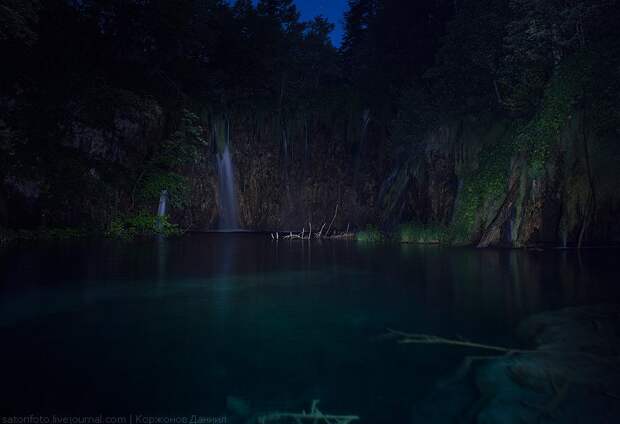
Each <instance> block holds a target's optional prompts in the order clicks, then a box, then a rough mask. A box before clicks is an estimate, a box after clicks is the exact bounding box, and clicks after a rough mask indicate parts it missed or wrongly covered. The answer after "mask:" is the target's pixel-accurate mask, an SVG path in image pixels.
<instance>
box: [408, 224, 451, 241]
mask: <svg viewBox="0 0 620 424" xmlns="http://www.w3.org/2000/svg"><path fill="white" fill-rule="evenodd" d="M447 237H448V229H447V228H445V227H443V226H440V225H421V224H416V223H409V224H403V225H401V226H400V228H399V230H398V240H399V241H400V242H401V243H420V244H440V243H444V242H446V241H447Z"/></svg>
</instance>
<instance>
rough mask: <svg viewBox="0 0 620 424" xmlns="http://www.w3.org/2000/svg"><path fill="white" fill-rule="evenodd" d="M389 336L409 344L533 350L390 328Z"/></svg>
mask: <svg viewBox="0 0 620 424" xmlns="http://www.w3.org/2000/svg"><path fill="white" fill-rule="evenodd" d="M388 335H389V336H397V337H401V338H400V340H398V343H402V344H408V343H415V344H444V345H453V346H462V347H474V348H478V349H485V350H495V351H498V352H505V353H515V352H516V353H523V352H533V351H530V350H522V349H512V348H507V347H503V346H493V345H487V344H482V343H475V342H469V341H467V340H457V339H446V338H443V337H438V336H433V335H430V334H409V333H403V332H402V331H396V330H392V329H389V328H388Z"/></svg>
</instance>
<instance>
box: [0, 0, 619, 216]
mask: <svg viewBox="0 0 620 424" xmlns="http://www.w3.org/2000/svg"><path fill="white" fill-rule="evenodd" d="M617 3H618V1H617V0H420V1H412V0H349V2H348V11H347V13H346V15H345V16H344V17H343V19H344V23H345V37H344V40H343V44H342V46H341V47H340V48H338V49H337V48H335V47H334V46H333V45H332V43H331V41H330V38H329V34H330V32H331V31H332V30H333V24H332V23H330V22H328V21H327V20H326V19H325V18H323V17H321V16H318V17H316V18H315V19H314V20H311V21H307V22H304V21H301V20H300V14H299V12H298V10H297V9H296V7H295V4H294V1H293V0H259V1H258V2H257V3H256V2H253V1H251V0H236V1H234V2H228V1H224V0H174V1H171V0H0V51H1V57H2V69H1V71H0V72H2V79H1V81H0V166H1V167H0V178H1V179H2V180H3V181H5V185H6V181H7V180H10V181H13V180H15V179H19V178H21V177H20V175H21V176H23V175H28V176H29V177H31V178H33V179H36V180H38V181H40V182H41V184H40V188H39V189H40V190H41V191H42V192H46V193H48V194H49V198H50V199H52V198H58V197H59V196H60V195H59V194H58V193H55V190H56V189H55V186H56V185H58V184H65V185H71V181H72V180H74V179H76V178H77V179H78V180H79V178H78V177H76V175H73V174H72V173H71V172H73V171H71V172H70V171H68V169H73V168H79V166H77V165H76V163H82V162H84V161H85V163H86V164H85V165H83V166H84V167H85V168H86V169H88V168H89V167H90V166H91V165H92V163H91V162H92V161H93V157H91V156H87V157H86V158H84V157H81V158H75V157H73V156H71V154H69V153H67V152H70V150H71V149H68V150H67V149H66V147H67V143H68V142H66V139H67V133H68V132H70V131H71V130H72V128H74V127H75V125H74V123H75V120H76V119H77V118H76V116H77V117H79V119H80V120H81V121H80V122H82V123H84V122H86V124H88V125H89V128H103V127H104V126H105V122H110V119H109V118H110V117H112V116H116V115H115V113H117V111H118V109H119V107H121V106H119V105H125V106H126V107H129V106H127V105H130V106H131V105H133V106H131V107H134V108H137V106H136V105H137V104H139V105H140V107H141V108H142V109H143V110H146V109H149V108H150V110H151V112H149V113H150V115H149V116H151V117H153V116H159V115H158V114H159V113H161V115H162V118H161V119H162V120H163V122H164V124H163V125H162V126H161V128H159V127H157V125H154V128H155V127H157V129H156V130H155V129H154V130H153V134H151V133H148V134H147V132H146V130H144V134H143V138H144V139H145V140H146V139H147V138H148V139H149V140H150V141H149V142H148V143H145V145H146V146H147V147H144V146H142V147H143V148H142V147H136V149H135V150H136V151H133V152H130V153H131V154H130V158H129V160H128V162H125V165H124V166H125V168H123V169H122V170H121V171H118V170H116V168H114V167H115V166H117V165H118V163H117V162H118V161H114V160H113V161H112V162H113V163H114V164H113V165H112V164H110V165H109V166H108V165H105V163H104V165H103V166H100V169H101V168H102V169H103V171H101V173H102V174H105V172H106V169H107V170H109V171H110V173H111V174H115V175H120V174H122V175H123V178H124V179H123V180H122V181H121V182H118V181H117V182H111V180H106V184H108V185H109V186H110V187H118V186H120V185H127V184H129V183H128V181H131V184H130V185H132V186H133V185H137V184H139V183H140V182H141V181H142V180H141V179H142V177H143V175H144V174H145V173H147V174H148V172H147V171H145V167H147V165H144V164H145V163H147V164H149V165H148V166H149V167H152V166H157V167H158V169H160V170H164V171H166V172H169V171H170V172H172V171H174V173H175V175H176V174H182V173H183V172H184V171H183V172H182V168H183V167H184V166H186V165H187V163H183V159H184V156H183V154H187V152H188V149H189V151H191V150H192V149H193V148H196V146H197V145H196V144H195V143H199V144H198V145H200V143H203V142H205V143H207V144H208V142H209V140H210V138H213V134H214V133H213V131H214V130H213V128H210V129H209V131H207V130H206V128H207V127H212V126H213V125H214V124H213V122H214V121H213V119H214V118H213V117H214V116H225V117H227V118H226V119H229V118H230V117H231V116H233V115H235V114H246V115H248V114H251V115H252V116H258V115H261V114H263V115H269V114H272V115H274V116H276V120H277V121H278V125H280V126H281V127H282V131H280V133H281V136H278V137H276V138H273V137H272V140H274V141H273V142H275V144H279V145H280V147H279V152H280V153H279V154H280V155H283V156H282V158H283V159H282V162H281V163H283V164H284V165H282V166H281V167H282V168H283V169H286V167H287V166H289V159H288V158H289V156H290V158H291V159H292V158H293V156H292V155H294V154H293V153H291V151H290V150H291V149H290V146H289V143H293V142H294V141H293V140H289V135H288V134H289V132H290V133H291V134H292V133H293V132H294V129H295V128H293V127H294V125H297V124H294V123H295V122H301V123H300V124H299V125H298V126H304V128H306V133H307V134H308V133H309V131H310V130H309V129H308V128H309V127H311V126H312V125H315V126H317V125H318V123H317V122H318V121H319V118H318V116H324V115H325V114H328V113H331V114H332V115H333V116H338V117H344V118H343V119H344V121H345V123H344V124H343V125H344V130H341V129H339V128H336V127H335V125H336V124H334V122H336V118H329V119H331V121H330V122H331V123H326V122H323V124H322V125H323V126H325V127H329V126H330V125H331V127H330V128H328V130H326V132H328V133H329V134H335V133H338V134H340V133H343V134H344V135H343V136H341V137H340V136H339V137H335V136H330V137H327V138H328V139H329V140H328V141H325V142H326V143H327V142H329V143H342V148H337V149H336V150H338V151H344V152H347V154H349V155H350V157H349V159H350V160H348V161H349V162H350V163H352V164H354V165H355V166H354V168H355V169H354V170H353V171H352V173H353V174H354V179H356V178H357V173H358V168H359V166H360V165H359V164H360V156H362V155H363V154H364V151H375V150H372V149H373V148H374V149H379V151H381V152H382V154H383V155H385V156H386V157H388V158H390V157H391V158H392V159H391V160H395V161H397V162H398V160H402V158H403V157H405V156H403V155H402V154H401V153H402V152H403V151H405V152H410V151H411V150H410V149H409V146H411V145H412V144H415V143H416V141H419V140H420V139H421V138H422V136H423V134H425V132H426V131H428V130H429V129H431V128H432V127H433V126H435V125H437V124H438V123H440V122H442V121H446V120H447V119H449V118H450V117H455V116H465V115H468V114H469V115H471V114H477V113H481V112H484V113H494V114H497V115H498V116H505V117H509V118H510V119H520V120H523V119H530V118H531V117H533V116H535V115H536V114H537V113H538V112H540V110H541V107H542V102H543V100H544V99H545V96H546V94H545V93H546V92H547V90H548V89H549V87H550V86H551V82H552V80H553V78H554V76H555V75H557V74H558V72H559V70H561V69H563V67H565V66H567V64H570V63H573V62H574V63H579V65H578V66H577V68H579V69H580V72H581V71H584V72H585V70H593V71H592V72H590V71H588V72H590V73H589V74H588V78H589V79H588V81H589V82H588V84H589V85H588V84H586V83H585V82H584V81H585V80H580V81H581V82H579V84H580V85H579V87H580V88H579V90H581V91H586V90H596V92H597V98H598V99H599V100H600V103H601V104H603V103H605V102H607V104H615V103H614V102H616V101H617V100H618V99H617V96H618V94H617V93H618V80H620V75H619V71H618V58H619V56H620V55H619V54H618V52H619V50H620V48H619V45H618V43H619V37H618V36H617V31H616V29H615V28H616V25H617V22H618V19H619V18H620V14H619V12H618V10H620V8H619V7H617V6H618V4H617ZM571 61H572V62H571ZM594 76H595V77H594ZM575 78H577V77H575ZM571 81H572V82H574V81H577V79H573V80H571ZM566 84H567V86H568V85H570V84H569V83H568V82H567V83H566ZM567 90H568V89H567ZM579 101H581V100H580V98H579V97H574V98H571V102H579ZM125 106H123V107H125ZM610 114H611V115H613V116H610V117H609V119H608V121H609V120H613V119H616V118H617V116H616V115H615V112H610ZM248 116H249V115H248ZM157 119H159V118H157ZM253 119H255V120H256V119H258V118H253ZM321 119H323V118H321ZM325 119H326V120H327V121H329V119H327V118H325ZM325 119H324V121H325ZM99 121H100V122H99ZM368 122H371V125H372V130H373V131H374V132H373V134H374V136H373V137H372V140H371V141H370V142H371V143H373V144H372V148H369V147H364V143H365V142H364V133H365V129H366V125H367V124H368ZM313 123H314V124H313ZM212 124H213V125H212ZM354 124H355V125H354ZM256 125H258V124H256ZM338 125H340V124H338ZM274 132H277V131H274ZM356 132H357V133H361V134H362V135H361V136H360V135H359V134H358V135H357V136H354V135H352V134H355V133H356ZM155 133H157V134H155ZM307 134H306V136H305V137H306V141H304V143H305V147H304V149H308V145H309V141H308V138H309V136H308V135H307ZM291 138H292V137H291ZM151 139H152V140H151ZM63 140H64V141H63ZM356 140H357V141H356ZM175 143H176V144H175ZM179 143H180V144H181V145H182V146H181V147H179V145H178V144H179ZM69 144H70V143H69ZM74 144H75V143H74ZM185 144H187V146H186V145H185ZM170 145H174V146H176V147H175V148H174V149H172V150H174V151H175V152H176V153H175V154H177V155H180V156H178V157H174V158H173V159H174V160H171V161H168V162H166V161H163V160H162V159H161V157H162V155H163V157H166V158H167V159H170ZM166 146H167V147H166ZM188 146H190V147H188ZM191 146H193V147H191ZM403 146H404V149H405V150H403ZM108 147H109V146H107V147H106V148H108ZM177 147H178V148H177ZM211 147H212V148H214V143H211ZM141 149H142V150H141ZM166 149H168V150H166ZM255 149H259V147H256V148H255ZM364 149H366V150H364ZM368 149H370V150H368ZM297 151H299V150H297ZM162 152H167V153H165V154H164V153H162ZM183 152H184V153H183ZM306 154H307V153H306V151H305V150H304V155H306ZM366 154H368V153H366ZM407 154H409V153H407ZM67 155H68V156H69V157H71V159H70V160H71V161H73V162H71V164H72V165H69V166H66V164H65V165H59V163H61V162H62V161H64V160H69V159H67ZM188 157H193V156H191V155H189V156H186V157H185V159H188ZM304 158H305V159H304V160H307V158H306V156H304ZM95 159H96V158H95ZM316 159H317V160H323V161H324V160H325V158H323V159H320V158H316ZM97 160H98V159H97ZM342 160H343V161H345V162H346V161H347V159H346V158H344V159H342ZM76 161H77V162H76ZM80 161H82V162H80ZM187 162H188V163H189V162H191V160H188V161H187ZM80 166H81V165H80ZM382 166H383V165H382ZM379 168H380V167H379ZM149 169H151V168H149ZM383 171H384V170H381V169H375V170H372V171H369V172H374V173H375V174H377V175H375V176H376V177H377V179H379V180H380V179H382V178H384V177H385V175H383V174H381V173H382V172H383ZM149 172H150V171H149ZM162 172H163V171H162ZM282 174H283V175H285V177H286V178H288V171H283V172H282ZM80 175H81V174H80ZM80 178H81V177H80ZM104 179H105V178H104ZM112 179H113V178H112ZM136 181H137V182H136ZM356 181H357V180H356ZM76 184H77V185H79V184H78V183H76ZM356 184H357V183H356ZM356 187H357V185H356ZM65 188H66V187H65ZM125 191H128V190H127V189H125ZM129 191H133V192H135V191H136V189H135V187H134V188H132V190H129ZM52 193H55V194H52ZM358 195H360V196H361V194H359V193H358ZM132 196H133V195H132ZM0 197H1V193H0ZM121 197H122V196H121ZM135 203H136V202H135V199H132V201H131V205H134V204H135ZM54 204H55V203H54V202H51V201H50V204H49V205H50V206H49V208H52V207H54V206H53V205H54ZM49 208H48V209H49ZM0 209H2V208H0ZM5 209H6V208H5ZM125 209H127V207H125ZM0 212H2V211H1V210H0ZM110 214H112V212H110ZM110 214H108V215H106V216H105V217H99V218H97V219H95V218H94V217H93V216H92V214H91V216H89V217H88V218H84V217H83V216H82V215H80V216H78V217H73V218H71V219H68V220H67V219H60V220H58V222H69V223H71V224H81V223H82V221H89V220H90V221H92V220H95V221H96V220H109V218H110V216H109V215H110ZM0 215H2V213H0ZM4 215H5V216H4V218H2V220H3V222H0V224H2V223H3V224H5V225H7V222H8V221H10V220H8V218H7V217H6V215H7V213H6V212H5V213H4ZM87 215H88V214H87ZM0 218H1V216H0ZM29 219H30V220H35V221H36V223H41V222H40V221H41V219H40V218H37V219H34V218H32V217H31V218H29ZM18 224H19V225H21V224H24V222H20V223H15V222H13V224H11V225H18ZM101 224H102V225H103V224H105V223H101Z"/></svg>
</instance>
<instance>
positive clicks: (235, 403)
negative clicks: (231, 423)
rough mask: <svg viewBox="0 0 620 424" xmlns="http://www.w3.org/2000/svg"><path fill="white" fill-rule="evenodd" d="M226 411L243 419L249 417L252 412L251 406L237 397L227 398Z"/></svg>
mask: <svg viewBox="0 0 620 424" xmlns="http://www.w3.org/2000/svg"><path fill="white" fill-rule="evenodd" d="M226 409H228V411H230V412H231V413H232V414H233V415H235V416H237V417H241V418H247V417H249V416H250V412H251V409H250V405H249V404H248V403H247V402H246V401H245V400H243V399H241V398H238V397H235V396H227V397H226Z"/></svg>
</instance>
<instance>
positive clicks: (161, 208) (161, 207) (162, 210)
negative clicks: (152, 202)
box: [157, 190, 168, 218]
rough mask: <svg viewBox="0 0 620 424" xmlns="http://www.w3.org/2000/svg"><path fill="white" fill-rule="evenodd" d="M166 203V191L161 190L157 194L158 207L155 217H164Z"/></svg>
mask: <svg viewBox="0 0 620 424" xmlns="http://www.w3.org/2000/svg"><path fill="white" fill-rule="evenodd" d="M166 203H168V191H167V190H162V191H161V193H160V194H159V207H158V208H157V216H158V217H160V218H161V217H162V216H164V215H166Z"/></svg>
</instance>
